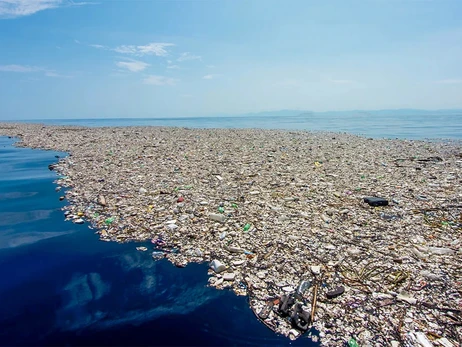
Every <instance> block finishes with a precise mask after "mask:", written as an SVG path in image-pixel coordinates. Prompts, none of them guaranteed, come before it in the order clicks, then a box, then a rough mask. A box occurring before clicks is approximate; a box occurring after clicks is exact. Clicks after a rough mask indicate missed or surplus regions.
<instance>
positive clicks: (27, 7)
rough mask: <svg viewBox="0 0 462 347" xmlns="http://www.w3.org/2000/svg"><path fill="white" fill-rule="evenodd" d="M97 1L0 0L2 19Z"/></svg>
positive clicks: (0, 16) (0, 15) (91, 3)
mask: <svg viewBox="0 0 462 347" xmlns="http://www.w3.org/2000/svg"><path fill="white" fill-rule="evenodd" d="M95 4H97V3H95V2H75V1H72V0H0V19H7V18H18V17H24V16H30V15H32V14H34V13H37V12H39V11H44V10H49V9H54V8H58V7H72V6H83V5H95Z"/></svg>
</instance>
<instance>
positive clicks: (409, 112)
mask: <svg viewBox="0 0 462 347" xmlns="http://www.w3.org/2000/svg"><path fill="white" fill-rule="evenodd" d="M391 115H393V116H403V117H405V116H454V115H460V116H461V117H462V109H442V110H419V109H410V108H409V109H385V110H351V111H324V112H315V111H309V110H276V111H261V112H253V113H240V114H229V113H214V114H207V115H194V116H192V115H188V116H172V117H168V116H165V115H152V116H146V117H144V116H139V117H136V116H135V117H109V118H107V117H105V118H98V117H85V118H79V117H75V118H72V117H63V118H60V119H56V118H36V119H31V118H29V119H27V118H25V119H23V118H20V119H2V116H1V115H0V121H7V122H14V121H18V122H21V123H24V122H31V123H36V122H40V121H42V120H43V121H45V120H46V121H54V120H56V121H72V120H86V119H88V120H92V119H93V120H103V119H105V120H116V119H117V120H124V119H138V120H140V119H193V118H243V117H246V118H248V117H258V118H261V117H271V118H278V117H300V116H306V117H310V116H313V117H314V116H316V117H342V116H348V117H350V118H351V117H352V116H358V117H365V116H366V117H367V116H371V117H380V116H383V117H385V116H391Z"/></svg>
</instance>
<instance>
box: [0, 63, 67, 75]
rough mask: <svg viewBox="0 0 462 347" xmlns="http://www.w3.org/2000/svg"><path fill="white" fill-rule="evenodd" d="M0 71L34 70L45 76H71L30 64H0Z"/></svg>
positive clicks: (20, 71)
mask: <svg viewBox="0 0 462 347" xmlns="http://www.w3.org/2000/svg"><path fill="white" fill-rule="evenodd" d="M0 72H13V73H34V72H43V74H44V75H45V76H47V77H63V78H71V77H72V76H69V75H61V74H59V73H57V72H56V71H54V70H49V69H46V68H44V67H40V66H30V65H17V64H11V65H0Z"/></svg>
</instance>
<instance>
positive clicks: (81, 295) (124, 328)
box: [0, 115, 462, 345]
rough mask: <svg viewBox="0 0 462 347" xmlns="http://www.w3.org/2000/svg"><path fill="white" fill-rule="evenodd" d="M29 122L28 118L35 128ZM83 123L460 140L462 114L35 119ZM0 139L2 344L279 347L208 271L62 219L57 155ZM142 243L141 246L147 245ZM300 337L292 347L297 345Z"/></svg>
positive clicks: (284, 342)
mask: <svg viewBox="0 0 462 347" xmlns="http://www.w3.org/2000/svg"><path fill="white" fill-rule="evenodd" d="M34 122H37V121H34ZM40 122H41V123H46V124H67V125H69V124H73V125H85V126H92V127H95V126H143V125H152V126H178V127H191V128H237V127H240V128H265V129H298V130H328V131H337V132H349V133H354V134H360V135H364V136H371V137H386V138H408V139H425V138H429V139H435V138H447V139H461V138H462V115H451V116H405V117H403V116H386V117H385V116H384V117H378V116H374V117H370V116H367V115H365V116H364V117H362V116H358V115H356V116H354V117H353V116H352V117H348V116H344V115H343V116H341V117H340V116H339V117H336V116H331V117H320V116H310V117H307V116H288V117H282V118H281V117H271V116H269V117H247V118H246V117H215V118H182V119H180V118H176V119H167V118H165V119H105V120H101V119H93V120H43V121H40ZM13 143H14V140H13V139H8V138H7V137H0V297H1V298H2V304H1V305H0V344H1V345H45V344H46V345H287V344H289V343H290V341H289V340H288V339H286V338H283V337H280V336H277V335H275V334H274V333H273V332H271V331H270V330H268V329H267V328H266V327H265V326H264V325H263V324H261V323H260V322H258V321H257V319H256V318H255V317H254V315H253V313H252V312H251V310H250V309H249V307H248V304H247V299H246V298H243V297H236V296H235V295H234V294H233V293H231V292H229V291H217V290H215V289H213V288H209V287H207V286H206V284H207V278H208V276H207V265H206V264H190V265H188V266H187V267H186V268H185V269H179V268H176V267H174V266H172V265H171V264H170V263H168V262H167V261H164V260H162V261H153V260H152V258H151V256H150V253H149V252H146V253H143V252H139V251H136V250H135V247H136V246H141V245H143V244H140V243H136V244H135V243H127V244H117V243H105V242H101V241H99V240H98V237H97V235H95V234H94V231H93V230H91V229H89V228H88V226H87V225H75V224H72V223H69V222H65V221H64V217H63V212H62V211H61V207H63V206H64V205H65V203H66V202H65V201H62V202H61V201H59V196H60V195H62V192H60V193H58V192H55V188H56V185H55V184H54V183H53V180H54V179H55V178H56V176H55V173H54V172H50V171H49V170H48V168H47V167H48V165H49V164H50V163H53V162H56V161H57V160H58V159H57V158H56V156H64V155H66V154H65V153H57V152H52V151H40V150H32V149H24V148H16V147H13ZM147 246H149V245H147ZM309 342H310V340H308V339H307V338H301V339H299V340H297V341H296V342H295V343H291V344H292V345H307V344H309Z"/></svg>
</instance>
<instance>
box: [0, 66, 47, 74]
mask: <svg viewBox="0 0 462 347" xmlns="http://www.w3.org/2000/svg"><path fill="white" fill-rule="evenodd" d="M43 70H44V69H43V68H40V67H37V66H29V65H15V64H12V65H0V71H2V72H20V73H27V72H37V71H43Z"/></svg>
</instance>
